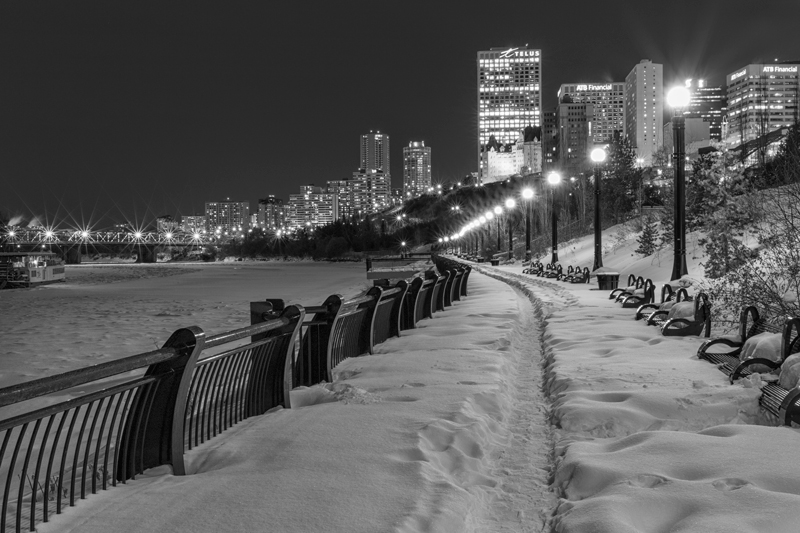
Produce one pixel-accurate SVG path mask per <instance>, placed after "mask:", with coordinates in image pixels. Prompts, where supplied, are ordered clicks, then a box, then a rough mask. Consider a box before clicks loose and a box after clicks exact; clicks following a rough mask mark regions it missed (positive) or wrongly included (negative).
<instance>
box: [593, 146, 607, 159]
mask: <svg viewBox="0 0 800 533" xmlns="http://www.w3.org/2000/svg"><path fill="white" fill-rule="evenodd" d="M605 160H606V151H605V150H603V149H602V148H595V149H594V150H592V161H594V162H595V163H602V162H603V161H605Z"/></svg>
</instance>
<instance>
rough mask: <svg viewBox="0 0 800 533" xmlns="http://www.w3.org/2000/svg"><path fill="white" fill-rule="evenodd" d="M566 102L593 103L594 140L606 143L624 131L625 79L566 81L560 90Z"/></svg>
mask: <svg viewBox="0 0 800 533" xmlns="http://www.w3.org/2000/svg"><path fill="white" fill-rule="evenodd" d="M558 100H559V102H561V103H563V104H592V106H593V108H594V121H593V122H592V126H591V140H592V142H593V143H594V144H606V143H608V142H610V141H611V140H612V139H613V138H614V134H615V133H616V134H618V135H624V133H625V84H624V83H622V82H611V83H609V82H594V83H564V84H562V85H561V87H560V88H559V89H558Z"/></svg>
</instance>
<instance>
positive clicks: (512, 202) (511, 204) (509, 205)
mask: <svg viewBox="0 0 800 533" xmlns="http://www.w3.org/2000/svg"><path fill="white" fill-rule="evenodd" d="M516 206H517V202H516V200H514V199H513V198H509V199H508V200H506V209H514V208H515V207H516Z"/></svg>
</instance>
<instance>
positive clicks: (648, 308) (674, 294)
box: [634, 283, 691, 327]
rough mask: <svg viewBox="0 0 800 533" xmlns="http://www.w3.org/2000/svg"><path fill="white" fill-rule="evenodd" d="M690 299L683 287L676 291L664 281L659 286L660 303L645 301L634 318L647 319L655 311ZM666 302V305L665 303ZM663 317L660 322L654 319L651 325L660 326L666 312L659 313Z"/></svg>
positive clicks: (664, 309)
mask: <svg viewBox="0 0 800 533" xmlns="http://www.w3.org/2000/svg"><path fill="white" fill-rule="evenodd" d="M687 300H691V298H690V297H689V293H688V292H687V291H686V289H685V288H683V287H681V288H680V289H678V290H677V291H676V290H675V289H673V288H672V285H670V284H669V283H665V284H664V285H662V286H661V302H660V303H647V304H642V305H640V306H639V308H638V309H637V310H636V316H635V317H634V318H635V320H642V319H649V318H650V317H651V316H653V313H655V312H656V311H669V308H670V307H672V305H673V304H675V303H678V302H683V301H687ZM665 304H666V305H665ZM659 316H661V317H663V318H664V320H663V321H661V323H659V322H658V321H655V322H654V323H653V325H658V326H659V327H661V326H662V325H663V322H665V321H666V316H667V315H666V314H662V315H659Z"/></svg>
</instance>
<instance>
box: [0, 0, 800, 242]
mask: <svg viewBox="0 0 800 533" xmlns="http://www.w3.org/2000/svg"><path fill="white" fill-rule="evenodd" d="M656 5H657V7H650V6H656ZM644 6H648V7H647V8H646V9H645V7H644ZM799 22H800V0H763V1H759V2H754V1H752V0H690V1H685V0H670V1H667V2H652V1H650V0H647V1H643V0H606V1H591V2H586V1H582V0H573V1H572V2H544V1H536V0H531V1H525V2H474V1H453V2H450V1H444V0H429V1H427V2H418V1H403V2H400V1H386V0H384V1H346V0H336V1H334V0H326V1H316V0H310V1H305V2H293V1H284V2H278V1H274V0H259V1H249V2H235V1H224V2H223V1H219V2H206V1H201V0H188V1H184V2H173V1H170V0H160V1H157V2H152V3H150V2H145V1H139V0H135V1H127V2H115V1H108V0H103V1H96V2H94V1H77V0H72V1H69V0H66V1H65V0H59V1H41V0H4V1H3V2H0V186H1V187H0V212H2V213H4V214H5V215H7V216H10V217H12V218H13V217H17V216H22V217H24V219H25V221H26V222H28V221H29V220H30V219H31V218H32V217H34V216H35V217H37V218H38V219H39V221H40V222H42V223H45V224H48V225H51V224H58V225H59V226H76V225H89V224H91V225H94V226H95V227H98V228H99V227H105V226H109V225H110V224H111V223H114V222H123V221H125V220H127V221H129V222H133V223H142V222H147V221H149V220H152V219H153V218H155V217H156V216H159V215H165V214H171V215H177V214H182V215H187V214H194V213H195V212H200V211H202V208H203V203H204V202H205V201H215V200H224V199H226V198H230V199H231V200H236V201H249V202H250V203H251V209H255V208H256V202H257V200H258V198H263V197H265V196H267V195H269V194H274V195H276V196H277V197H279V198H283V199H288V195H289V194H290V193H295V192H298V186H299V185H303V184H309V183H314V184H317V185H321V186H324V185H325V182H326V181H327V180H332V179H346V178H349V177H351V174H352V172H353V171H355V170H356V169H357V166H358V161H359V135H360V134H362V133H367V132H369V131H370V130H379V131H381V132H382V133H386V134H388V135H389V136H390V138H391V160H392V165H391V170H392V178H393V179H392V182H393V185H394V186H395V187H400V186H401V184H402V166H401V165H402V147H403V146H404V145H407V144H408V142H409V141H411V140H424V141H425V143H426V145H428V146H431V147H432V160H433V177H434V181H440V182H443V181H451V180H452V181H455V180H457V179H460V178H461V177H463V176H464V175H466V174H467V173H469V172H472V171H475V170H477V169H476V156H475V152H476V143H477V141H476V131H477V123H476V107H477V105H476V100H477V96H476V52H477V51H478V50H488V49H489V48H492V47H510V46H524V45H525V44H528V45H529V47H531V48H540V49H541V50H542V76H543V89H544V93H543V94H544V106H545V109H548V108H551V107H553V106H554V104H555V103H556V96H555V95H556V91H557V90H558V87H559V85H560V84H561V83H567V82H580V81H590V82H591V81H624V79H625V76H626V74H627V73H628V72H629V71H630V70H631V68H633V66H634V65H635V64H636V63H638V62H639V60H641V59H643V58H648V59H650V60H652V61H654V62H658V63H662V64H663V65H664V82H665V86H669V85H671V84H672V83H673V82H677V81H679V80H683V79H684V78H687V77H691V78H700V77H705V78H707V79H709V81H710V84H715V85H722V84H724V81H725V80H724V77H725V75H726V74H729V73H730V72H733V71H734V70H735V69H736V68H738V67H741V66H744V65H746V64H748V63H756V62H761V61H764V62H769V61H773V60H774V58H780V59H781V60H794V59H800V38H799V37H798V23H799Z"/></svg>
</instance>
